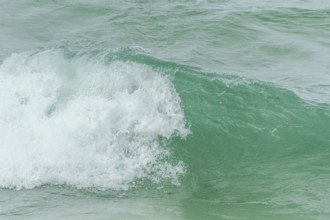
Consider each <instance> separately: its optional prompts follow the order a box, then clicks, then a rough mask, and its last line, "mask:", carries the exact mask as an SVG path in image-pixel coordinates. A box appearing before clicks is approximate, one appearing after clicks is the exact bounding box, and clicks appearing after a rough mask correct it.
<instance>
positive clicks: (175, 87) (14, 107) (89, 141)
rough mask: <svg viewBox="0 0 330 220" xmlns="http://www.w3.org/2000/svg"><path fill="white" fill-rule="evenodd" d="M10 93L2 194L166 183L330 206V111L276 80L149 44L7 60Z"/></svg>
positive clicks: (215, 196)
mask: <svg viewBox="0 0 330 220" xmlns="http://www.w3.org/2000/svg"><path fill="white" fill-rule="evenodd" d="M0 96H1V97H0V99H1V100H4V101H3V104H2V105H1V106H0V115H1V117H0V134H1V139H0V161H3V162H4V163H3V164H4V165H3V166H1V167H0V187H2V188H16V189H21V188H34V187H38V186H43V185H69V186H73V187H74V188H79V189H81V188H84V189H85V188H88V189H89V188H92V189H97V190H102V192H103V190H114V191H117V192H118V191H122V190H131V189H137V191H135V192H133V193H131V194H130V193H129V192H132V191H125V192H127V193H128V195H132V194H133V196H134V195H135V194H139V193H142V194H143V193H145V190H147V191H148V190H150V188H152V187H150V186H155V187H156V188H158V187H160V188H162V187H163V186H165V188H164V189H165V191H166V192H169V193H171V192H173V190H174V189H175V190H177V191H175V192H177V193H184V194H185V196H184V197H185V198H187V202H189V201H191V202H194V201H195V200H196V199H198V200H199V201H203V199H205V200H206V201H213V202H214V204H215V206H216V204H222V203H226V204H231V203H232V204H237V203H239V204H241V203H249V202H251V201H252V202H254V204H259V205H262V206H264V205H265V204H268V205H271V206H274V207H280V206H283V205H293V206H295V207H296V206H297V207H303V210H307V211H308V212H310V211H311V210H314V211H315V209H314V208H313V207H311V206H310V204H315V201H316V200H317V201H319V202H317V204H318V207H319V209H322V210H323V211H327V207H328V205H329V204H328V202H327V201H326V199H325V198H324V197H323V196H322V195H323V194H322V192H324V191H327V188H328V184H327V181H324V180H326V179H329V178H330V176H329V175H330V172H329V169H328V167H329V163H328V159H327V158H328V157H329V155H330V151H329V146H330V139H329V136H328V130H329V128H330V127H329V125H330V108H329V106H328V105H326V104H315V103H312V104H311V103H309V102H307V101H305V100H303V99H301V98H300V97H298V96H297V95H296V94H295V93H294V92H292V91H289V90H286V89H283V88H279V87H277V86H276V85H274V84H272V83H265V82H261V81H257V80H251V79H247V78H242V77H237V76H231V75H226V74H222V73H208V72H204V71H202V70H201V69H198V68H193V67H190V66H184V65H179V64H176V63H173V62H166V61H163V60H158V59H156V58H154V57H150V56H148V55H146V53H145V51H143V50H140V49H139V48H123V49H118V50H115V51H86V52H83V53H77V52H69V51H68V50H66V49H51V50H45V51H39V52H27V53H20V54H14V55H13V56H11V57H10V58H7V59H6V60H5V61H4V62H3V64H2V65H1V67H0ZM167 183H169V186H170V187H166V186H167V185H166V184H167ZM176 185H180V186H181V187H180V186H178V187H176ZM306 192H309V193H308V194H306ZM101 194H102V193H101ZM146 194H147V195H149V196H150V192H149V191H148V192H147V193H146ZM189 198H190V199H189ZM208 204H209V203H208ZM307 211H306V212H307Z"/></svg>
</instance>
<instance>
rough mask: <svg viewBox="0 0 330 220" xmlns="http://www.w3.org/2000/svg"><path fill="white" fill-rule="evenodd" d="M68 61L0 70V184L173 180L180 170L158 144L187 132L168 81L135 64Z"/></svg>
mask: <svg viewBox="0 0 330 220" xmlns="http://www.w3.org/2000/svg"><path fill="white" fill-rule="evenodd" d="M69 57H70V56H66V54H65V52H64V51H63V50H47V51H44V52H39V53H21V54H14V55H12V56H11V57H10V58H7V59H6V60H5V61H4V63H3V64H2V65H1V67H0V100H1V105H0V161H1V166H0V187H8V188H18V189H19V188H33V187H36V186H40V185H43V184H68V185H72V186H75V187H78V188H79V187H83V188H84V187H96V188H99V189H113V190H125V189H128V188H129V187H130V186H131V185H132V183H133V182H134V181H136V180H138V179H144V178H146V179H150V180H152V181H155V180H157V181H158V180H159V179H164V178H165V179H166V178H167V179H170V180H171V181H172V182H173V183H174V184H176V183H178V177H179V175H181V174H182V173H183V172H184V165H183V163H182V162H178V163H177V164H171V163H169V161H167V159H168V157H169V156H170V155H169V154H170V152H169V151H168V150H167V149H166V147H164V146H161V144H160V141H159V139H160V138H165V139H169V138H170V137H172V136H173V135H180V136H181V137H185V136H186V135H187V134H188V133H189V130H188V129H186V127H185V121H184V114H183V110H182V108H181V105H180V99H179V96H178V94H177V93H176V91H175V88H174V86H173V85H172V84H171V82H170V80H169V79H167V78H166V77H165V76H163V75H161V74H160V73H157V72H156V71H154V70H153V69H152V68H150V67H148V66H146V65H142V64H137V63H133V62H121V61H114V62H110V63H109V62H106V59H105V56H101V55H98V56H94V57H88V56H77V55H76V56H73V57H72V56H71V58H69ZM157 181H156V182H157Z"/></svg>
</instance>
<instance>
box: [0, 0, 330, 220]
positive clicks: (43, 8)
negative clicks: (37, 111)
mask: <svg viewBox="0 0 330 220" xmlns="http://www.w3.org/2000/svg"><path fill="white" fill-rule="evenodd" d="M0 4H1V7H0V61H1V63H4V62H7V66H9V67H8V68H7V67H6V68H5V67H3V69H4V70H1V71H0V73H1V74H2V75H4V76H5V75H6V74H7V73H8V72H9V73H10V74H14V73H16V72H15V71H16V70H15V71H14V70H13V69H15V67H17V69H18V70H17V71H18V72H21V73H20V74H22V76H20V77H22V78H23V77H24V75H23V74H24V73H26V72H29V73H34V71H39V69H38V68H37V67H35V66H31V64H30V63H38V62H40V63H39V66H42V67H40V68H41V69H42V71H44V72H45V74H46V75H47V74H48V73H49V72H52V71H55V72H56V71H57V70H61V71H62V72H63V74H64V75H65V74H68V77H67V79H68V81H70V80H71V79H72V80H71V81H70V84H68V85H69V87H70V88H69V89H68V88H66V89H67V90H63V91H64V92H63V94H64V95H63V96H65V97H66V95H67V94H71V91H75V90H78V89H77V88H78V87H79V84H80V83H81V82H84V83H85V81H83V80H81V79H79V80H81V81H79V80H76V78H75V77H74V76H71V75H70V74H71V72H70V71H71V69H69V67H70V68H72V69H74V68H76V66H74V65H73V64H72V65H71V64H70V65H69V64H67V63H65V62H64V61H63V62H62V61H61V60H62V59H63V60H73V61H72V63H76V64H81V66H83V67H82V70H79V68H78V69H75V70H76V71H77V73H76V74H77V75H79V74H80V75H83V74H84V71H83V69H84V68H89V66H88V65H89V64H90V65H92V63H98V62H100V63H102V62H106V63H112V62H113V61H121V62H127V61H128V62H133V63H137V64H139V65H140V64H142V65H146V66H148V67H150V68H151V69H153V70H155V71H156V72H158V73H160V74H161V75H165V76H166V77H167V78H169V79H170V81H171V82H172V83H173V86H174V88H175V90H176V92H177V94H178V96H179V97H180V99H181V106H182V109H183V112H184V116H185V120H186V123H187V127H189V129H190V131H191V133H190V134H189V135H188V136H187V137H186V138H182V137H180V136H178V135H171V138H169V140H168V141H164V143H163V141H162V140H157V141H158V142H159V143H161V144H160V145H161V146H162V147H164V148H166V149H169V151H170V152H171V154H170V155H169V156H168V157H165V158H163V159H162V160H165V161H166V162H169V163H173V164H176V163H178V161H181V162H182V163H183V164H184V167H185V173H184V174H182V175H179V182H180V184H179V185H177V182H176V181H174V183H171V182H168V181H167V180H163V179H161V180H160V181H158V182H157V181H156V182H155V181H154V182H152V181H151V182H150V180H149V179H148V178H141V179H139V178H137V179H134V181H132V182H129V183H128V186H129V189H128V190H118V189H117V188H113V187H111V186H112V185H111V184H110V185H109V187H105V188H102V189H101V190H100V188H99V187H98V185H97V184H96V185H95V186H93V184H92V185H88V184H87V185H86V186H84V185H83V186H81V185H79V184H75V183H74V180H72V181H71V180H69V181H67V182H64V183H63V182H61V181H60V180H59V179H57V176H51V175H50V174H49V175H50V177H49V178H47V179H46V180H45V179H43V177H42V176H38V175H37V174H36V176H31V174H29V173H27V174H26V175H25V176H24V175H23V174H17V178H16V179H15V178H11V177H12V176H13V175H12V173H13V171H10V173H9V174H8V173H7V172H8V169H7V167H9V168H10V167H11V165H8V161H9V160H6V159H7V158H9V156H8V157H0V158H2V159H3V161H0V166H1V167H3V168H2V169H1V168H0V186H1V189H0V219H249V220H250V219H251V220H257V219H269V220H273V219H276V220H277V219H290V220H294V219H299V220H300V219H322V220H323V219H329V218H330V211H329V210H330V209H329V207H330V199H329V198H330V188H329V186H330V162H329V156H330V135H329V129H330V107H329V103H330V62H329V58H330V26H329V23H330V2H328V1H322V0H305V1H303V0H300V1H299V0H294V1H290V2H288V1H271V0H269V1H259V0H255V1H252V0H249V1H238V0H237V1H235V0H222V1H102V0H99V1H82V0H81V1H79V0H77V1H73V0H71V1H6V0H0ZM58 50H60V51H64V52H63V54H64V55H63V56H62V55H58V54H62V52H60V53H58V52H57V51H58ZM26 51H32V55H27V56H28V58H25V55H22V53H24V52H26ZM45 51H46V52H45ZM47 51H48V52H47ZM49 51H51V52H49ZM53 51H55V52H53ZM13 53H17V54H18V58H17V59H16V60H15V59H11V58H9V57H10V56H11V54H13ZM33 54H37V55H33ZM38 54H39V55H38ZM40 54H41V55H40ZM43 54H44V55H43ZM52 54H54V55H53V56H52ZM99 54H101V55H99ZM29 56H30V58H29ZM86 56H87V57H92V58H91V59H86V58H84V57H86ZM22 57H23V58H22ZM41 57H44V59H43V58H41ZM81 57H83V58H81ZM95 57H96V58H95ZM100 57H101V58H102V59H101V58H100ZM80 59H82V60H80ZM97 59H99V61H98V60H97ZM12 60H13V61H12ZM59 60H60V61H59ZM104 60H105V61H104ZM45 62H46V64H47V65H46V66H45V67H44V66H43V65H44V63H45ZM70 62H71V61H70ZM63 63H64V64H65V65H64V64H63ZM85 63H87V64H88V65H86V66H84V65H85ZM62 64H63V65H62ZM66 65H67V66H66ZM2 66H4V64H3V65H2ZM36 66H38V65H36ZM55 67H56V68H55ZM133 67H136V68H137V69H138V70H135V69H134V68H133V69H128V72H130V73H131V72H132V76H134V75H136V74H137V75H138V74H139V71H140V69H139V68H140V66H133ZM118 68H119V67H118ZM123 68H124V67H123ZM125 68H128V67H125ZM130 68H131V67H130ZM143 70H144V69H143V68H142V71H143ZM79 71H81V73H80V72H79ZM102 71H103V69H102ZM135 71H137V73H135ZM115 73H116V72H115ZM120 74H126V72H125V71H124V72H123V71H122V70H118V76H120ZM73 75H74V74H73ZM64 78H65V77H64ZM0 79H1V80H2V81H1V80H0V85H4V86H7V87H5V89H7V88H8V89H7V90H5V89H4V90H3V91H5V92H6V91H10V88H15V89H16V87H15V83H13V84H9V83H8V81H6V79H7V78H0ZM17 79H19V77H18V78H17ZM113 79H116V78H111V80H113ZM125 79H126V80H127V81H128V83H127V84H129V83H130V78H125ZM102 80H103V81H105V82H107V81H106V80H108V79H101V81H102ZM23 82H24V83H22V86H21V87H19V88H20V89H21V90H19V89H17V91H18V92H17V93H19V92H22V91H23V93H24V91H25V90H28V89H30V88H29V86H28V85H27V86H26V88H25V87H24V86H25V85H26V83H25V82H26V81H23ZM143 82H144V81H143ZM1 83H2V84H1ZM118 83H119V84H120V83H122V82H121V81H119V82H118ZM109 84H111V81H109ZM19 85H20V84H19ZM33 85H34V84H33ZM50 85H51V83H50ZM111 85H112V84H111ZM125 85H126V84H125ZM134 85H135V84H134ZM143 85H144V84H137V87H139V86H141V87H143ZM148 85H149V84H148ZM150 85H151V84H150ZM31 87H32V86H31ZM50 87H51V86H50ZM133 87H134V86H133ZM151 87H152V86H151ZM152 88H153V87H152ZM166 88H167V87H165V89H166ZM170 88H171V87H170ZM102 89H104V90H106V88H105V87H102ZM129 89H130V88H128V90H129ZM33 91H34V90H33ZM36 91H39V90H36ZM61 91H62V90H61ZM95 91H96V93H97V91H99V90H97V89H96V90H95ZM107 91H108V90H107ZM153 92H154V91H153V90H152V91H151V94H154V93H153ZM36 93H37V92H36ZM31 94H34V93H33V92H32V93H31ZM61 94H62V93H61ZM93 94H94V93H93ZM73 96H74V95H72V97H73ZM6 97H7V96H5V95H3V96H0V98H1V100H0V101H1V102H2V106H7V103H9V102H10V100H9V98H8V99H6ZM8 97H9V96H8ZM36 97H39V96H36ZM56 97H57V96H56ZM58 97H61V96H60V95H59V96H58ZM58 97H57V98H58ZM67 97H69V98H67V100H69V101H67V102H68V103H70V100H71V96H69V95H67ZM114 97H115V96H111V98H109V99H113V98H114ZM58 99H59V98H58ZM127 100H128V99H127ZM131 101H132V100H131ZM124 102H125V100H124ZM126 102H128V103H129V101H126ZM170 103H172V102H170ZM143 104H144V103H143ZM143 104H142V105H143ZM8 106H9V105H8ZM54 109H55V110H52V108H50V110H48V111H49V112H50V113H49V115H51V114H52V111H55V112H56V107H54ZM158 110H159V109H158ZM159 111H160V112H167V111H169V110H168V109H166V108H165V107H164V109H161V110H159ZM7 112H9V111H8V109H5V108H4V107H2V108H1V107H0V113H1V114H0V117H1V118H0V119H1V121H0V131H7V129H10V128H8V123H7V122H8V120H11V118H9V119H8V117H9V116H8V113H7ZM23 112H24V111H23ZM79 112H80V111H79V108H78V110H77V111H76V114H79ZM22 114H23V113H22ZM24 114H25V113H24ZM29 114H30V113H29ZM47 114H48V113H47ZM31 115H34V112H33V111H32V110H31ZM28 116H29V115H28ZM151 116H152V115H151ZM151 116H150V117H151ZM12 117H14V118H15V117H18V116H17V115H14V116H12ZM29 117H30V116H29ZM32 117H33V116H32ZM114 117H115V116H114ZM155 119H158V118H155ZM155 119H154V118H153V119H152V120H155ZM20 120H22V125H24V126H25V125H29V123H30V122H29V121H23V119H20ZM17 121H18V120H16V122H17ZM31 121H33V120H31ZM16 122H15V123H16ZM19 123H20V122H19V121H18V122H17V124H18V125H19ZM149 123H150V122H149ZM36 126H38V125H36ZM91 126H92V125H91ZM1 129H2V130H1ZM79 129H80V127H77V130H79ZM177 129H179V128H177ZM42 130H45V133H47V132H48V133H49V134H50V135H51V134H52V133H51V132H53V131H54V130H52V129H51V128H50V127H47V126H45V127H42ZM139 132H140V133H138V134H141V135H142V136H147V135H148V134H149V133H148V132H149V130H148V129H147V128H145V130H142V131H139ZM79 134H80V133H78V132H77V133H73V135H77V136H78V135H79ZM28 135H30V133H27V134H25V133H24V132H23V133H19V135H17V136H8V135H7V136H6V135H4V133H2V134H0V144H1V143H11V142H9V141H8V139H9V138H12V139H21V140H25V139H24V138H25V136H28ZM159 136H164V135H161V134H159ZM181 136H184V135H181ZM79 137H80V136H79ZM134 137H135V136H134ZM56 138H62V136H59V137H55V138H54V140H56ZM1 139H3V140H1ZM160 139H161V138H160ZM26 140H29V139H28V138H27V139H26ZM51 140H53V139H51ZM120 140H121V139H120ZM134 140H135V139H134ZM1 141H3V142H1ZM5 141H7V142H5ZM15 143H16V142H13V145H8V144H3V145H2V146H1V145H0V150H2V151H1V152H6V153H8V152H9V153H8V155H11V156H13V158H15V159H13V164H14V165H12V166H13V167H14V166H15V164H19V163H22V164H23V162H22V161H21V160H20V159H19V158H20V157H15V155H20V152H19V151H20V149H19V148H17V149H15V147H16V146H18V145H15ZM29 143H30V142H26V144H25V143H24V142H23V144H22V146H23V145H24V146H26V149H30V148H31V157H30V158H39V157H38V154H37V152H38V151H37V150H36V149H37V147H35V146H34V145H33V146H32V145H31V146H30V145H29ZM31 143H32V142H31ZM102 143H103V142H102ZM125 143H126V142H125ZM128 143H131V142H129V141H128ZM143 143H144V142H143ZM92 144H93V143H92V142H91V145H92ZM49 145H50V146H53V145H52V143H50V144H49ZM64 145H65V142H64ZM119 145H120V144H119ZM8 146H9V147H10V149H9V147H8ZM11 146H12V147H11ZM36 146H37V145H36ZM54 146H55V145H54ZM65 147H66V146H65ZM5 148H6V149H5ZM67 149H70V145H68V147H67ZM68 151H69V150H68ZM82 151H84V149H82ZM27 152H30V151H27ZM34 152H36V153H35V154H34ZM141 154H142V155H143V153H141ZM29 155H30V154H29ZM50 155H51V154H50ZM141 158H143V157H141ZM51 159H53V158H52V157H51V156H49V158H46V159H45V161H46V162H45V161H41V162H40V163H38V169H40V170H44V169H45V170H47V169H48V168H47V161H48V160H51ZM158 162H159V163H161V164H162V163H163V162H164V161H157V163H158ZM1 163H3V164H2V165H1ZM4 163H6V164H4ZM59 163H60V161H59ZM28 164H29V163H28V162H26V164H25V165H23V166H26V165H28ZM74 166H77V172H84V169H83V168H81V167H79V163H78V162H77V165H75V164H73V165H72V167H74ZM87 166H88V165H87ZM94 166H95V167H94ZM4 167H5V168H4ZM45 167H46V168H47V169H46V168H45ZM72 167H64V166H63V167H62V168H63V169H66V168H68V169H73V168H72ZM92 167H93V169H95V173H96V174H95V175H101V174H103V173H102V172H101V171H99V170H98V169H99V168H100V167H98V166H97V165H93V166H92ZM49 169H51V168H49ZM79 169H81V170H83V171H79ZM118 169H119V168H118ZM98 172H99V173H98ZM100 172H101V173H100ZM18 173H19V172H18ZM127 173H130V170H127ZM148 175H151V176H152V175H154V174H152V172H151V173H150V174H148ZM31 178H35V182H33V183H35V185H34V187H31V188H32V189H24V186H23V189H19V190H18V189H17V188H20V187H21V186H22V185H24V183H25V182H29V181H30V180H31ZM88 178H91V179H88ZM88 178H87V180H86V182H88V181H90V182H93V180H94V179H93V178H95V177H91V176H89V177H88ZM151 179H152V178H151ZM101 180H103V179H101ZM110 180H111V181H113V179H111V178H110V179H107V178H105V179H104V181H105V185H106V184H107V183H108V182H109V181H110ZM70 181H71V182H70ZM136 182H137V183H136ZM65 183H68V184H65ZM88 183H89V182H88Z"/></svg>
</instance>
